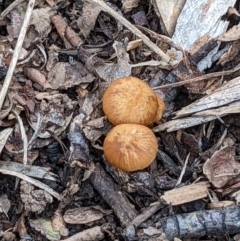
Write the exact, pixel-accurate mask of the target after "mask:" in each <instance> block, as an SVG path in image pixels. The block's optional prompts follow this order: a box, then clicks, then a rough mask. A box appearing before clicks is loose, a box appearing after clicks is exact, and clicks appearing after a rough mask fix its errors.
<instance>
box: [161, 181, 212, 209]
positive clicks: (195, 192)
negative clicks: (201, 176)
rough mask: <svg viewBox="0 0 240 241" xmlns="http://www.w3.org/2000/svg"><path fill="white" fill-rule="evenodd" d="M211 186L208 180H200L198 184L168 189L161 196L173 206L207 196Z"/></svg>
mask: <svg viewBox="0 0 240 241" xmlns="http://www.w3.org/2000/svg"><path fill="white" fill-rule="evenodd" d="M208 187H209V183H208V182H200V183H197V184H191V185H188V186H185V187H180V188H176V189H173V190H171V191H167V192H165V193H164V195H163V196H161V199H162V201H163V202H165V203H166V204H171V205H173V206H176V205H180V204H184V203H188V202H192V201H195V200H199V199H202V198H206V197H207V195H208V194H207V189H208Z"/></svg>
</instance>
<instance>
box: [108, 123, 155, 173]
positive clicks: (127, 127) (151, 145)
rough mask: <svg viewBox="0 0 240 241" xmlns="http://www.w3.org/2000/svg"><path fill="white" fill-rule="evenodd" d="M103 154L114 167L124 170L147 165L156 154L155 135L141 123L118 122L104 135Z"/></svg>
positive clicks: (139, 168)
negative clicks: (118, 123)
mask: <svg viewBox="0 0 240 241" xmlns="http://www.w3.org/2000/svg"><path fill="white" fill-rule="evenodd" d="M103 150H104V155H105V157H106V159H107V161H108V162H109V163H110V164H111V165H112V166H114V167H116V168H118V169H121V170H123V171H126V172H131V171H136V170H141V169H144V168H146V167H148V166H149V165H150V164H151V163H152V162H153V160H154V159H155V157H156V155H157V150H158V142H157V139H156V136H155V135H154V133H153V132H152V131H151V129H149V128H147V127H146V126H143V125H138V124H120V125H117V126H115V127H114V128H113V129H112V130H111V131H110V132H109V133H108V134H107V136H106V138H105V140H104V143H103Z"/></svg>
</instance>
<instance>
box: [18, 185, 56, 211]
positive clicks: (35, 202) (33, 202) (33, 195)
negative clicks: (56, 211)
mask: <svg viewBox="0 0 240 241" xmlns="http://www.w3.org/2000/svg"><path fill="white" fill-rule="evenodd" d="M20 190H21V192H20V197H21V199H22V202H23V203H24V208H25V210H26V211H28V212H36V213H41V212H43V211H44V210H45V208H46V205H47V204H48V203H52V201H53V197H52V196H51V195H50V194H49V193H48V192H46V191H45V190H40V189H39V190H36V189H34V186H33V185H32V184H30V183H28V182H26V181H21V186H20Z"/></svg>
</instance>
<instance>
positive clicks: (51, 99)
mask: <svg viewBox="0 0 240 241" xmlns="http://www.w3.org/2000/svg"><path fill="white" fill-rule="evenodd" d="M46 98H47V100H45V99H43V100H42V101H41V104H40V108H41V111H42V113H43V118H42V122H41V130H40V132H39V133H38V136H39V137H40V138H49V137H50V136H51V134H50V133H49V131H50V132H52V133H54V135H56V136H58V135H60V134H61V133H62V132H63V131H64V130H65V129H66V128H67V126H68V125H69V123H70V121H71V119H72V115H73V110H74V108H75V106H76V104H77V102H76V101H72V100H71V99H70V98H69V97H68V96H67V94H53V95H46ZM36 116H37V112H36V113H34V114H32V115H30V116H29V124H30V125H31V127H32V128H33V129H34V130H35V129H36V128H37V120H36Z"/></svg>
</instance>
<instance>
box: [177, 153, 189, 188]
mask: <svg viewBox="0 0 240 241" xmlns="http://www.w3.org/2000/svg"><path fill="white" fill-rule="evenodd" d="M189 157H190V153H189V154H188V155H187V158H186V160H185V163H184V166H183V169H182V171H181V174H180V176H179V178H178V181H177V183H176V185H175V187H176V186H178V185H179V184H180V183H181V182H182V178H183V175H184V173H185V171H186V168H187V164H188V160H189Z"/></svg>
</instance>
